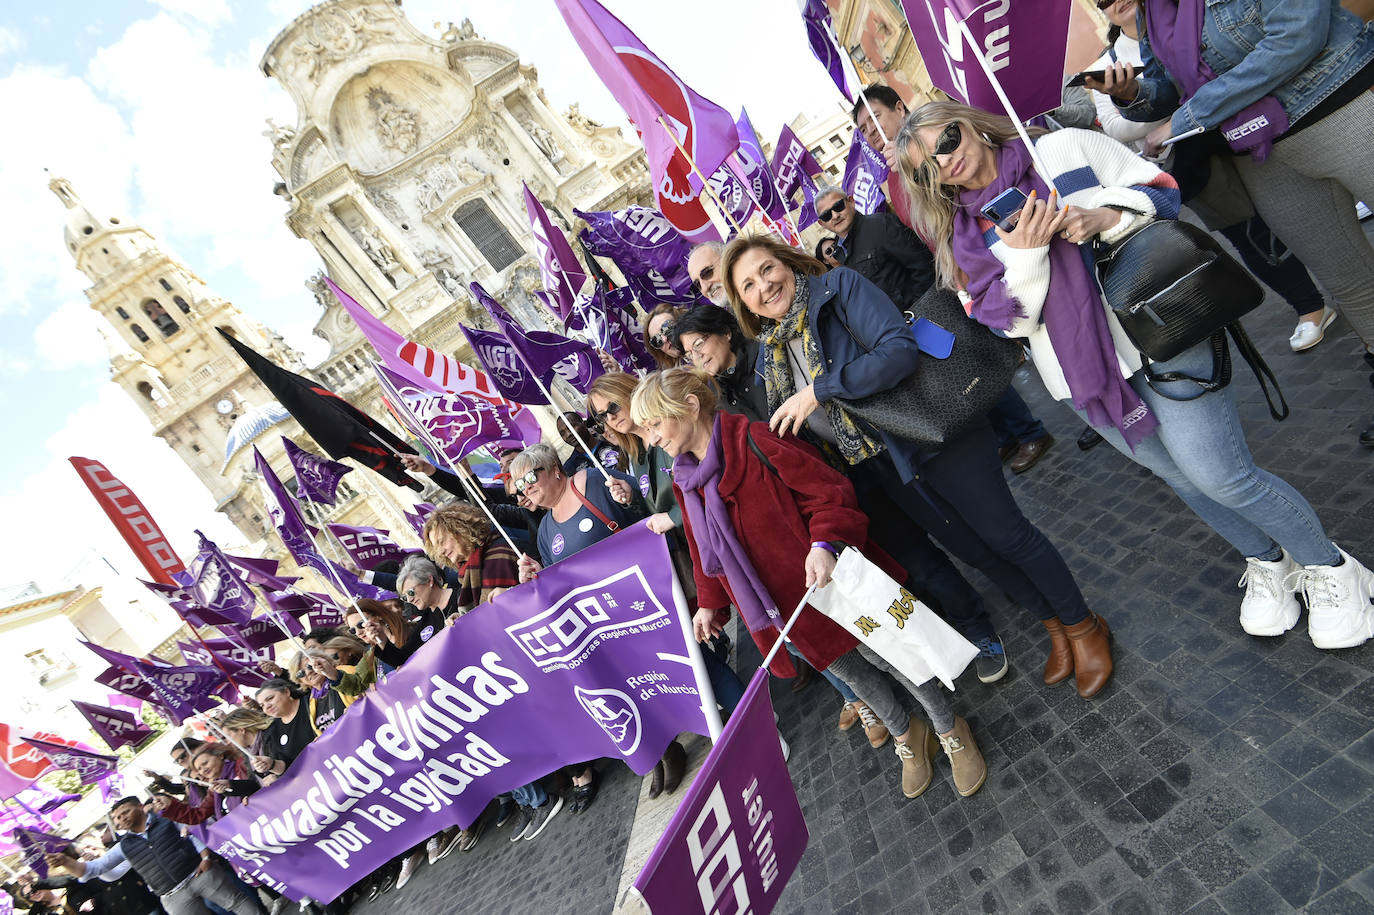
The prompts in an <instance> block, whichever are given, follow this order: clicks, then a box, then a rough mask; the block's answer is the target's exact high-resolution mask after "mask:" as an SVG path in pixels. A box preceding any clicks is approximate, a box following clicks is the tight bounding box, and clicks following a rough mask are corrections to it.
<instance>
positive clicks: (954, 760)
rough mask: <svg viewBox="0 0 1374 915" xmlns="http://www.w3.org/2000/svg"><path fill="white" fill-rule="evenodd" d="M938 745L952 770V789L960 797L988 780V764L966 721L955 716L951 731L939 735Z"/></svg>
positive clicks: (973, 791)
mask: <svg viewBox="0 0 1374 915" xmlns="http://www.w3.org/2000/svg"><path fill="white" fill-rule="evenodd" d="M940 745H941V746H942V747H944V748H945V755H946V756H948V757H949V765H950V768H951V769H953V770H954V790H955V791H958V792H959V796H960V797H968V796H969V795H970V794H973V793H975V792H976V791H977V790H978V789H979V788H981V787H983V782H985V781H987V780H988V764H987V763H986V762H984V761H983V754H982V752H981V751H980V750H979V749H978V744H977V743H975V742H974V740H973V733H972V732H971V731H969V727H968V722H967V721H965V720H964V719H962V718H955V719H954V731H953V733H951V734H949V735H948V736H945V737H941V738H940Z"/></svg>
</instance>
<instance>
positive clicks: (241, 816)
mask: <svg viewBox="0 0 1374 915" xmlns="http://www.w3.org/2000/svg"><path fill="white" fill-rule="evenodd" d="M672 575H673V571H672V564H671V561H670V560H669V557H668V549H667V545H666V541H665V540H664V539H663V538H662V537H661V536H659V535H656V534H653V533H652V532H651V531H649V530H648V528H647V527H646V526H645V524H643V523H640V524H638V525H635V526H634V527H632V528H629V529H627V530H625V531H623V532H621V533H618V534H616V535H615V536H614V537H612V538H610V539H609V540H606V541H603V542H601V543H598V544H596V545H594V546H591V547H588V548H587V549H585V550H582V551H581V552H579V553H577V554H576V555H574V556H572V557H571V558H568V559H565V560H563V561H562V562H560V563H558V564H556V565H554V566H551V567H549V568H547V569H545V570H544V571H543V572H540V573H539V577H538V578H537V579H535V580H534V581H532V582H529V583H527V584H524V585H521V586H519V587H517V588H513V589H511V590H510V591H507V592H506V593H504V594H502V595H501V596H500V597H498V598H496V599H495V600H494V601H492V602H490V603H488V604H483V605H482V606H480V607H478V608H477V609H475V610H473V611H472V612H470V613H468V614H466V615H464V616H463V617H462V618H461V619H459V620H458V622H457V623H456V624H455V625H454V626H453V627H451V628H449V629H445V630H444V631H443V632H441V633H439V634H438V635H436V636H435V637H434V638H432V639H431V640H430V641H429V642H428V643H426V645H425V646H424V647H423V648H421V649H420V650H419V651H418V652H417V653H416V654H415V655H414V656H413V657H412V658H411V659H410V660H409V661H407V662H406V664H405V666H404V667H402V668H401V669H400V670H397V671H396V672H394V673H392V674H391V675H390V676H389V677H387V680H386V682H385V683H384V684H380V685H379V686H378V688H377V689H376V690H375V691H373V692H369V693H367V694H366V695H364V696H363V697H362V698H360V699H358V701H357V702H355V703H354V704H353V705H352V706H351V707H350V708H349V710H348V714H347V715H345V716H343V717H342V718H340V719H339V721H337V722H336V723H335V724H334V725H333V726H332V727H331V728H330V729H329V730H328V731H326V732H325V733H324V734H323V735H321V736H320V737H319V738H318V739H317V740H315V742H314V743H312V744H310V745H309V746H308V747H307V748H306V749H305V751H304V752H303V753H302V754H301V756H300V757H299V758H298V759H297V761H296V762H295V763H294V764H292V766H291V768H290V769H289V770H288V771H287V773H286V775H284V776H283V777H282V778H281V779H280V780H278V781H277V782H275V783H274V784H272V785H270V786H268V787H267V788H264V789H263V790H262V791H259V792H258V793H257V794H255V795H253V802H252V806H251V809H250V808H248V807H240V808H239V809H238V810H235V811H234V812H232V813H230V814H229V815H228V816H226V817H224V818H222V819H220V820H218V821H217V822H216V823H215V824H214V825H213V826H211V828H210V842H209V844H210V846H211V848H213V849H214V850H215V851H216V852H218V853H219V854H221V855H223V856H224V857H225V858H227V859H228V860H229V862H230V863H231V864H233V865H235V866H236V867H238V868H242V869H243V871H244V872H245V873H247V874H248V875H250V876H253V877H255V878H260V879H266V880H269V881H271V883H272V885H273V886H278V887H281V888H282V889H283V891H284V892H285V893H286V895H287V896H288V897H290V898H293V899H298V898H300V897H301V896H303V895H308V896H310V897H311V898H313V899H315V900H316V901H318V902H322V903H323V902H328V901H330V900H332V899H334V898H335V897H336V896H338V894H339V893H340V892H342V891H343V889H344V888H345V887H347V886H348V885H350V884H352V883H355V882H357V880H358V879H359V878H361V877H362V876H364V875H365V874H367V873H368V872H370V871H372V870H374V869H375V868H377V867H380V866H381V865H382V864H384V863H385V862H386V861H387V860H388V859H389V858H390V857H392V856H393V855H394V854H395V849H397V848H409V847H410V846H412V845H414V844H416V843H417V842H420V841H423V840H424V839H425V838H427V837H428V836H431V835H433V834H434V833H435V832H437V831H439V830H440V829H442V828H445V827H447V826H452V825H455V824H458V825H468V824H471V823H472V822H473V821H474V820H476V818H477V817H478V815H479V814H480V813H481V812H482V810H483V808H485V807H486V805H487V803H488V802H489V801H490V800H491V798H493V797H494V796H496V795H497V794H499V793H501V792H503V791H508V790H510V789H511V788H514V787H518V786H520V785H523V784H527V783H528V782H530V781H531V780H533V779H535V778H538V777H540V776H542V775H544V774H545V773H547V772H550V771H552V770H553V769H556V768H557V767H558V766H560V765H564V764H566V763H569V762H574V761H581V760H586V759H595V758H596V757H599V756H612V757H615V758H619V759H623V760H624V761H625V762H626V764H627V765H629V766H630V768H631V769H633V770H634V771H636V772H639V773H647V772H649V771H650V770H652V769H653V767H654V764H655V763H657V762H658V760H659V757H660V755H661V754H662V752H663V750H664V748H665V747H666V746H667V745H668V742H669V741H670V740H671V739H672V738H673V737H674V736H676V735H677V734H678V733H679V732H681V731H684V730H690V731H696V732H699V733H705V732H706V730H707V728H706V719H705V716H704V713H703V711H702V697H701V695H700V694H699V693H698V691H697V684H696V680H695V678H694V677H693V674H692V668H691V666H690V663H689V660H688V653H689V652H694V651H699V650H700V649H699V648H698V647H697V645H696V642H695V641H694V640H693V639H692V638H691V636H690V633H687V632H685V631H684V629H683V625H682V621H683V620H685V613H686V608H685V607H683V608H677V607H675V606H674V603H673V597H672V592H673V588H672V581H673V578H672ZM771 722H772V719H771V718H770V719H769V726H768V729H767V733H768V734H772V733H774V731H773V727H772V723H771ZM550 733H557V735H558V739H557V740H549V739H547V735H548V734H550ZM367 741H371V743H370V746H371V747H372V748H373V749H374V750H375V755H374V756H372V757H371V758H364V757H363V756H361V755H359V754H358V753H357V748H358V747H360V746H363V745H364V744H365V742H367ZM422 796H425V797H429V798H431V799H432V800H430V801H428V802H425V803H419V802H418V801H419V800H420V798H421V797H422ZM307 797H311V798H314V803H310V802H309V801H307V800H306V799H307ZM300 804H308V807H307V808H305V809H309V810H311V811H313V815H312V816H311V817H309V818H306V819H293V820H292V822H293V824H294V823H299V824H300V827H299V831H295V830H293V831H291V832H284V831H277V835H276V838H275V840H268V839H265V837H264V836H263V833H262V830H261V827H256V828H255V827H254V825H253V824H254V822H255V821H257V819H258V818H259V817H264V816H265V817H267V818H268V819H267V820H266V821H264V822H271V821H273V820H274V818H277V817H280V816H282V815H284V814H285V813H286V812H287V811H289V810H293V809H297V808H296V807H295V806H294V805H300ZM359 842H361V843H362V844H361V847H360V845H359Z"/></svg>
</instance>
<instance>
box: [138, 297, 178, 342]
mask: <svg viewBox="0 0 1374 915" xmlns="http://www.w3.org/2000/svg"><path fill="white" fill-rule="evenodd" d="M143 313H144V314H145V315H147V316H148V318H149V320H151V321H152V322H153V324H154V326H156V327H157V329H158V330H160V331H161V332H162V336H164V337H170V336H171V335H172V334H174V333H176V332H177V331H179V330H181V326H180V325H179V324H177V322H176V320H175V319H173V317H172V316H171V315H169V314H167V309H165V308H163V307H162V303H161V302H159V301H158V300H157V299H149V300H148V301H146V302H144V303H143Z"/></svg>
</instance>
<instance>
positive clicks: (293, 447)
mask: <svg viewBox="0 0 1374 915" xmlns="http://www.w3.org/2000/svg"><path fill="white" fill-rule="evenodd" d="M281 441H282V444H283V445H285V446H286V456H287V458H289V459H290V461H291V466H292V467H294V468H295V469H296V491H297V492H298V493H299V494H300V495H301V496H302V498H305V499H308V500H309V501H311V502H323V503H324V504H325V505H333V504H334V499H335V498H336V497H337V493H338V489H339V481H340V480H342V479H343V476H344V474H346V473H349V472H351V471H352V470H353V468H352V467H349V466H348V465H347V464H340V463H339V462H338V461H331V460H330V459H329V458H324V457H320V456H319V455H316V454H311V453H310V452H309V451H306V450H305V449H304V448H302V447H301V446H300V445H297V444H296V443H295V442H293V441H291V439H289V438H287V437H286V436H284V435H283V436H282V437H281Z"/></svg>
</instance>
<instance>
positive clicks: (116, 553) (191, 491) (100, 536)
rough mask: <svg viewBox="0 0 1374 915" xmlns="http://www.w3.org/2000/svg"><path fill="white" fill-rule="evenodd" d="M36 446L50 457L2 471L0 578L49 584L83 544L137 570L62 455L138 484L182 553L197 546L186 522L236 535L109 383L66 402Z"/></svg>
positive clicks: (124, 568) (123, 568)
mask: <svg viewBox="0 0 1374 915" xmlns="http://www.w3.org/2000/svg"><path fill="white" fill-rule="evenodd" d="M42 449H43V451H44V452H45V453H46V455H47V457H48V460H47V463H46V464H45V465H44V466H43V468H42V469H41V470H39V471H37V472H36V473H33V474H31V475H29V476H28V477H26V478H24V479H21V480H13V479H9V480H7V481H6V482H7V483H8V484H9V488H7V489H6V490H4V491H3V492H0V518H4V519H5V523H4V524H3V525H0V582H4V583H13V582H20V581H28V580H34V581H37V582H38V583H39V584H40V585H43V586H45V587H52V586H55V585H56V584H57V582H59V581H62V580H64V579H65V578H66V576H67V574H68V572H69V571H70V570H71V568H72V566H74V565H75V564H77V563H78V561H79V560H80V559H81V554H82V552H84V551H85V550H87V549H94V550H96V551H97V552H98V553H99V554H100V555H102V556H104V557H105V558H106V559H108V560H109V561H110V562H111V563H113V564H114V566H115V567H116V568H118V569H119V571H120V572H121V573H123V574H125V575H135V574H142V567H141V566H139V565H138V562H137V560H136V559H134V558H133V555H132V554H131V553H130V552H129V549H128V547H126V546H125V545H124V542H123V541H122V540H121V539H120V538H119V536H118V534H116V533H115V529H114V527H113V526H112V525H111V524H110V522H109V520H108V519H107V518H106V517H105V514H104V512H102V511H101V510H100V508H99V506H98V505H97V504H96V501H95V500H94V499H93V498H92V497H91V495H90V493H89V492H87V490H86V488H85V486H83V485H82V483H81V481H80V479H79V478H78V477H77V474H76V471H75V470H74V469H72V467H71V465H70V464H68V463H67V457H68V456H70V455H80V456H82V457H89V458H92V459H93V460H98V461H101V462H102V463H104V464H105V465H106V466H107V467H108V468H109V470H110V472H111V473H113V474H114V475H115V476H116V477H118V478H119V479H120V480H122V481H123V482H124V483H125V484H127V485H128V486H129V488H130V489H132V490H133V491H134V492H135V493H137V494H138V496H139V498H141V499H142V500H143V503H144V505H146V506H147V508H148V510H149V511H150V512H151V513H152V515H153V517H154V518H156V519H157V522H158V524H159V525H160V526H161V527H162V529H163V532H164V533H165V534H166V535H167V536H168V537H169V538H170V539H171V541H172V544H173V545H174V546H175V547H176V548H177V549H178V550H179V551H180V552H181V556H182V558H183V559H189V558H190V557H191V556H192V555H193V554H194V552H195V538H194V536H193V535H192V534H191V531H192V529H193V528H196V527H199V528H201V529H202V530H204V531H205V533H206V535H207V536H209V537H210V538H211V539H218V540H220V541H221V542H222V543H224V544H226V545H231V544H237V543H240V542H242V539H243V538H242V536H241V535H240V534H238V533H237V531H236V529H235V528H233V526H232V525H230V524H229V522H228V519H226V518H225V517H224V516H223V515H221V514H219V513H218V512H216V511H215V510H214V509H215V507H214V503H213V500H212V499H211V496H210V493H209V491H208V490H206V489H205V487H204V486H203V485H202V484H201V483H200V481H199V480H197V479H196V478H195V476H194V475H193V474H192V473H191V471H190V469H189V468H187V467H186V465H185V464H183V463H182V462H181V460H180V458H178V457H177V456H176V455H175V454H174V453H173V452H172V450H171V449H170V448H168V447H167V445H166V444H164V443H163V442H162V440H161V439H158V438H154V437H153V436H152V434H151V427H150V426H149V423H148V420H147V418H146V417H145V416H144V415H143V414H142V412H141V411H140V410H139V409H138V408H137V407H135V406H134V404H133V402H132V401H130V400H129V397H128V395H127V394H125V393H124V391H123V390H121V389H120V388H119V387H118V386H116V385H114V384H107V385H105V386H103V387H102V388H101V389H100V392H99V394H98V395H97V396H96V398H95V399H94V400H93V401H90V402H88V403H85V404H83V405H81V406H79V407H77V408H76V409H74V410H73V411H72V413H71V414H70V415H69V416H68V417H67V421H66V423H65V424H64V425H63V426H62V428H61V429H59V430H58V431H57V432H56V433H55V434H53V435H52V436H51V437H50V438H49V439H48V440H47V441H46V442H45V443H43V445H42ZM87 584H90V582H87Z"/></svg>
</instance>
